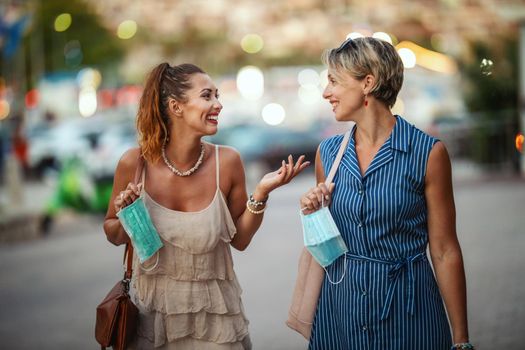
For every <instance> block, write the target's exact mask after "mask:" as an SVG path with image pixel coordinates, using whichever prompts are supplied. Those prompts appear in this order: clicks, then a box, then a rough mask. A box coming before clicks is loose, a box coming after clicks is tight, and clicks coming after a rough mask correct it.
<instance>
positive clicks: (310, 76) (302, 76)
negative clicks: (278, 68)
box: [297, 68, 321, 86]
mask: <svg viewBox="0 0 525 350" xmlns="http://www.w3.org/2000/svg"><path fill="white" fill-rule="evenodd" d="M297 82H298V83H299V84H300V85H314V86H316V85H319V83H320V82H321V78H320V77H319V74H318V73H317V72H316V71H315V70H313V69H311V68H306V69H303V70H302V71H300V72H299V74H298V75H297Z"/></svg>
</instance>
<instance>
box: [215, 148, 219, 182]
mask: <svg viewBox="0 0 525 350" xmlns="http://www.w3.org/2000/svg"><path fill="white" fill-rule="evenodd" d="M215 176H216V181H217V188H219V184H220V182H219V145H215Z"/></svg>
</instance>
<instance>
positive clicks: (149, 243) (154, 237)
mask: <svg viewBox="0 0 525 350" xmlns="http://www.w3.org/2000/svg"><path fill="white" fill-rule="evenodd" d="M117 217H118V218H119V220H120V223H121V224H122V227H124V230H125V231H126V233H127V234H128V236H129V237H130V238H131V243H132V244H133V248H134V249H135V252H136V254H137V256H138V258H139V261H140V262H141V263H144V262H145V261H146V260H148V259H149V258H151V257H152V256H153V254H155V253H156V252H157V251H158V250H159V249H160V248H161V247H162V246H163V244H162V241H161V240H160V237H159V234H158V232H157V229H156V228H155V226H153V222H152V221H151V217H150V215H149V212H148V209H147V208H146V205H145V204H144V201H143V200H142V197H139V198H138V199H137V200H136V201H134V202H133V203H131V204H130V205H128V206H127V207H124V208H122V209H121V210H120V211H119V212H118V213H117ZM157 259H158V256H157Z"/></svg>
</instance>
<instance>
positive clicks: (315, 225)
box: [301, 207, 348, 267]
mask: <svg viewBox="0 0 525 350" xmlns="http://www.w3.org/2000/svg"><path fill="white" fill-rule="evenodd" d="M301 223H302V224H303V238H304V245H305V246H306V249H308V251H309V252H310V254H312V257H313V258H314V259H315V260H316V261H317V262H318V263H319V265H321V266H322V267H326V266H328V265H330V264H331V263H333V262H334V261H335V260H336V259H337V258H338V257H340V256H341V255H343V254H345V253H346V252H348V248H347V247H346V244H345V242H344V241H343V237H341V233H340V232H339V229H338V228H337V225H336V224H335V222H334V219H333V218H332V214H331V213H330V210H329V209H328V207H322V208H321V209H319V210H317V211H315V212H313V213H311V214H308V215H303V213H301Z"/></svg>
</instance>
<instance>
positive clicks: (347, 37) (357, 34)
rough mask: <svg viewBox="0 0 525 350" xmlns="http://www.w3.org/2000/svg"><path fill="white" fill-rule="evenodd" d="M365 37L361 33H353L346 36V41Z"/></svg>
mask: <svg viewBox="0 0 525 350" xmlns="http://www.w3.org/2000/svg"><path fill="white" fill-rule="evenodd" d="M364 37H365V36H364V35H363V34H361V33H359V32H352V33H348V35H347V36H346V39H347V40H348V39H357V38H364Z"/></svg>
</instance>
